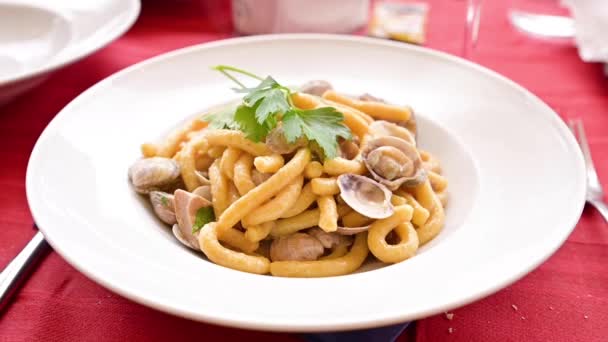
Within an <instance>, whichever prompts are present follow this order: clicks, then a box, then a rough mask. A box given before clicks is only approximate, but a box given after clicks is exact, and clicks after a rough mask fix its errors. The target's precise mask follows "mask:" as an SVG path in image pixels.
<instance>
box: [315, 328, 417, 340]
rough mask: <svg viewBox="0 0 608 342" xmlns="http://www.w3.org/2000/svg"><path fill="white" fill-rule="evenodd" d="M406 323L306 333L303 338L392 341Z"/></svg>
mask: <svg viewBox="0 0 608 342" xmlns="http://www.w3.org/2000/svg"><path fill="white" fill-rule="evenodd" d="M408 325H409V323H401V324H396V325H390V326H387V327H380V328H374V329H367V330H353V331H341V332H335V333H318V334H306V335H304V339H305V340H306V341H310V342H393V341H395V340H397V338H398V337H399V336H400V335H401V333H402V332H403V330H405V328H407V326H408Z"/></svg>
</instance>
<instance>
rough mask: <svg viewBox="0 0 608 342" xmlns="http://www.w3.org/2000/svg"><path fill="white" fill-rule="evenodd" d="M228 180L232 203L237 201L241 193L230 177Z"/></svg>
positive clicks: (229, 202)
mask: <svg viewBox="0 0 608 342" xmlns="http://www.w3.org/2000/svg"><path fill="white" fill-rule="evenodd" d="M226 181H227V182H228V196H227V198H228V205H230V204H232V203H234V202H236V201H237V200H238V199H239V198H240V197H241V196H240V195H239V191H238V190H237V188H236V186H235V185H234V183H233V182H231V181H230V180H229V179H227V180H226Z"/></svg>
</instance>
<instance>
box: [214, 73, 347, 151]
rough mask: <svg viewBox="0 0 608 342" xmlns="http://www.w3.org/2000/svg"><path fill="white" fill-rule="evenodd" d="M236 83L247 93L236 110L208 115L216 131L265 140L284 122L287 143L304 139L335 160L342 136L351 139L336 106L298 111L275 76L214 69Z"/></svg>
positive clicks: (236, 89) (237, 90)
mask: <svg viewBox="0 0 608 342" xmlns="http://www.w3.org/2000/svg"><path fill="white" fill-rule="evenodd" d="M213 69H214V70H217V71H219V72H221V73H222V74H224V75H225V76H226V77H228V78H229V79H230V80H232V81H233V82H234V83H235V84H236V85H238V88H233V90H235V91H236V92H237V93H242V94H244V97H243V101H242V103H241V104H240V105H239V106H238V107H237V108H236V109H227V110H224V111H221V112H219V113H214V114H210V115H207V116H205V118H204V119H205V120H206V121H209V122H210V126H211V127H212V128H219V129H224V128H225V129H234V130H237V129H238V130H241V131H243V132H244V133H245V135H246V137H247V138H248V139H250V140H252V141H255V142H259V141H263V140H264V139H265V138H266V136H267V135H268V133H269V132H270V131H271V130H273V129H274V128H276V127H277V125H279V123H280V122H282V127H283V131H284V135H285V138H286V140H287V142H289V143H293V142H295V141H296V140H298V139H299V138H301V137H306V138H307V139H308V141H309V142H314V143H316V144H317V145H318V146H319V147H320V148H321V150H322V152H323V154H324V157H326V158H330V159H331V158H334V157H336V155H337V150H338V137H341V138H344V139H350V138H351V132H350V129H348V127H346V126H345V125H344V124H343V123H342V122H343V120H344V116H343V115H342V113H340V112H338V111H337V110H336V109H335V108H333V107H323V108H317V109H311V110H305V109H300V108H297V107H296V106H295V105H294V104H293V102H292V100H291V95H292V91H291V89H289V88H288V87H285V86H283V85H281V84H279V83H278V82H277V81H276V80H275V79H274V78H272V77H271V76H267V77H266V78H262V77H259V76H257V75H255V74H252V73H250V72H248V71H245V70H242V69H239V68H236V67H233V66H228V65H218V66H215V67H213ZM233 73H236V74H240V75H243V76H247V77H249V78H252V79H255V80H256V81H258V82H259V84H258V85H257V86H255V87H252V88H248V87H247V86H245V84H243V83H242V82H241V81H239V79H238V78H236V77H235V76H234V75H233Z"/></svg>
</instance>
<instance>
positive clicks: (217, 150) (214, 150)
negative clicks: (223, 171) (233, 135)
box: [207, 145, 226, 159]
mask: <svg viewBox="0 0 608 342" xmlns="http://www.w3.org/2000/svg"><path fill="white" fill-rule="evenodd" d="M224 151H226V146H220V145H215V146H210V147H209V149H208V150H207V154H208V155H209V157H211V158H213V159H219V158H222V155H223V154H224Z"/></svg>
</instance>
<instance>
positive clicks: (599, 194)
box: [568, 119, 608, 222]
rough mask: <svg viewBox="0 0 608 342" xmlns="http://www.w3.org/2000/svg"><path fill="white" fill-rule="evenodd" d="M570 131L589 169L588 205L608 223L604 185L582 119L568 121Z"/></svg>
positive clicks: (607, 207)
mask: <svg viewBox="0 0 608 342" xmlns="http://www.w3.org/2000/svg"><path fill="white" fill-rule="evenodd" d="M568 125H569V126H570V130H571V131H572V134H574V137H575V138H576V140H577V141H578V145H579V146H580V147H581V151H582V152H583V156H584V157H585V164H586V168H587V203H589V204H591V205H592V206H594V207H595V208H596V209H597V210H598V211H599V212H600V214H602V216H603V217H604V220H605V221H606V222H608V206H607V205H606V203H604V200H603V198H604V189H602V184H601V183H600V180H599V179H598V178H597V172H596V171H595V167H594V166H593V160H592V159H591V151H589V144H588V143H587V135H586V134H585V128H584V127H583V121H582V120H581V119H571V120H569V121H568Z"/></svg>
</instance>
